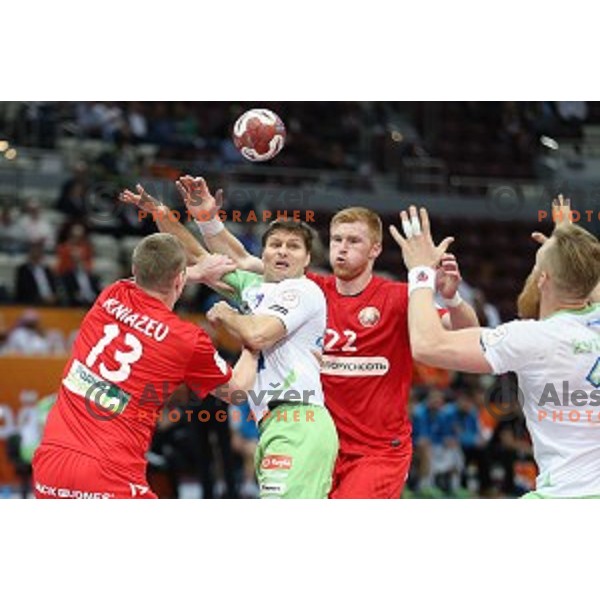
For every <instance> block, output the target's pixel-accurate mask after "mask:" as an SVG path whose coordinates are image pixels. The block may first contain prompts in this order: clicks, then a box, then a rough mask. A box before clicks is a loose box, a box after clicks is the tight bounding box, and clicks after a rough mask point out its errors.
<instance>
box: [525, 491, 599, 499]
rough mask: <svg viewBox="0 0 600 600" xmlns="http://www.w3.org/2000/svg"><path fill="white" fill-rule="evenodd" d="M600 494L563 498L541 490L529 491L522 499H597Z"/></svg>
mask: <svg viewBox="0 0 600 600" xmlns="http://www.w3.org/2000/svg"><path fill="white" fill-rule="evenodd" d="M598 498H600V496H568V497H565V498H561V497H559V496H545V495H544V494H540V493H539V492H527V493H526V494H524V495H523V496H521V499H522V500H596V499H598Z"/></svg>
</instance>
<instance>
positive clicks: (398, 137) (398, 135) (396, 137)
mask: <svg viewBox="0 0 600 600" xmlns="http://www.w3.org/2000/svg"><path fill="white" fill-rule="evenodd" d="M403 139H404V136H403V135H402V134H401V133H400V132H399V131H392V140H394V142H397V143H400V142H401V141H402V140H403Z"/></svg>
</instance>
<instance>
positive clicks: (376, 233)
mask: <svg viewBox="0 0 600 600" xmlns="http://www.w3.org/2000/svg"><path fill="white" fill-rule="evenodd" d="M340 223H365V224H366V226H367V227H368V228H369V233H370V234H371V241H372V242H374V243H377V244H381V242H382V240H383V225H382V223H381V219H380V218H379V215H378V214H377V213H376V212H373V211H372V210H370V209H368V208H363V207H362V206H350V207H349V208H345V209H344V210H340V211H339V212H337V213H336V214H335V215H333V219H331V226H332V227H333V226H334V225H338V224H340Z"/></svg>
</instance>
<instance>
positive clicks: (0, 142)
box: [0, 140, 8, 152]
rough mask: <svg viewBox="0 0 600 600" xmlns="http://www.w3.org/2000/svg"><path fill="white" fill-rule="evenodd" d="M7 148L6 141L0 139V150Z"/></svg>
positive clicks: (4, 150) (3, 150)
mask: <svg viewBox="0 0 600 600" xmlns="http://www.w3.org/2000/svg"><path fill="white" fill-rule="evenodd" d="M7 150H8V142H7V141H6V140H0V152H6V151H7Z"/></svg>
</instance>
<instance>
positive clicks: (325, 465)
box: [256, 407, 338, 498]
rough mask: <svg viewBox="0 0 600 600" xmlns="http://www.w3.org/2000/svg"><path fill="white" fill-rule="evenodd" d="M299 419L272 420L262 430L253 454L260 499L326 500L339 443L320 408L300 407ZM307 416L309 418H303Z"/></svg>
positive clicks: (329, 418)
mask: <svg viewBox="0 0 600 600" xmlns="http://www.w3.org/2000/svg"><path fill="white" fill-rule="evenodd" d="M299 414H300V417H301V418H300V420H299V421H295V420H291V419H290V420H288V421H287V422H284V421H279V422H278V421H275V420H274V421H272V422H270V423H269V424H268V425H267V426H266V427H264V429H262V431H261V438H260V442H259V445H258V448H257V454H256V471H257V479H258V482H259V486H260V493H261V497H262V498H326V497H327V494H328V492H329V490H330V488H331V476H332V471H333V465H334V463H335V459H336V456H337V450H338V440H337V433H336V430H335V426H334V424H333V420H332V419H331V416H330V415H329V413H328V412H327V411H326V410H325V409H322V408H320V407H300V409H299ZM305 417H308V418H305Z"/></svg>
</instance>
